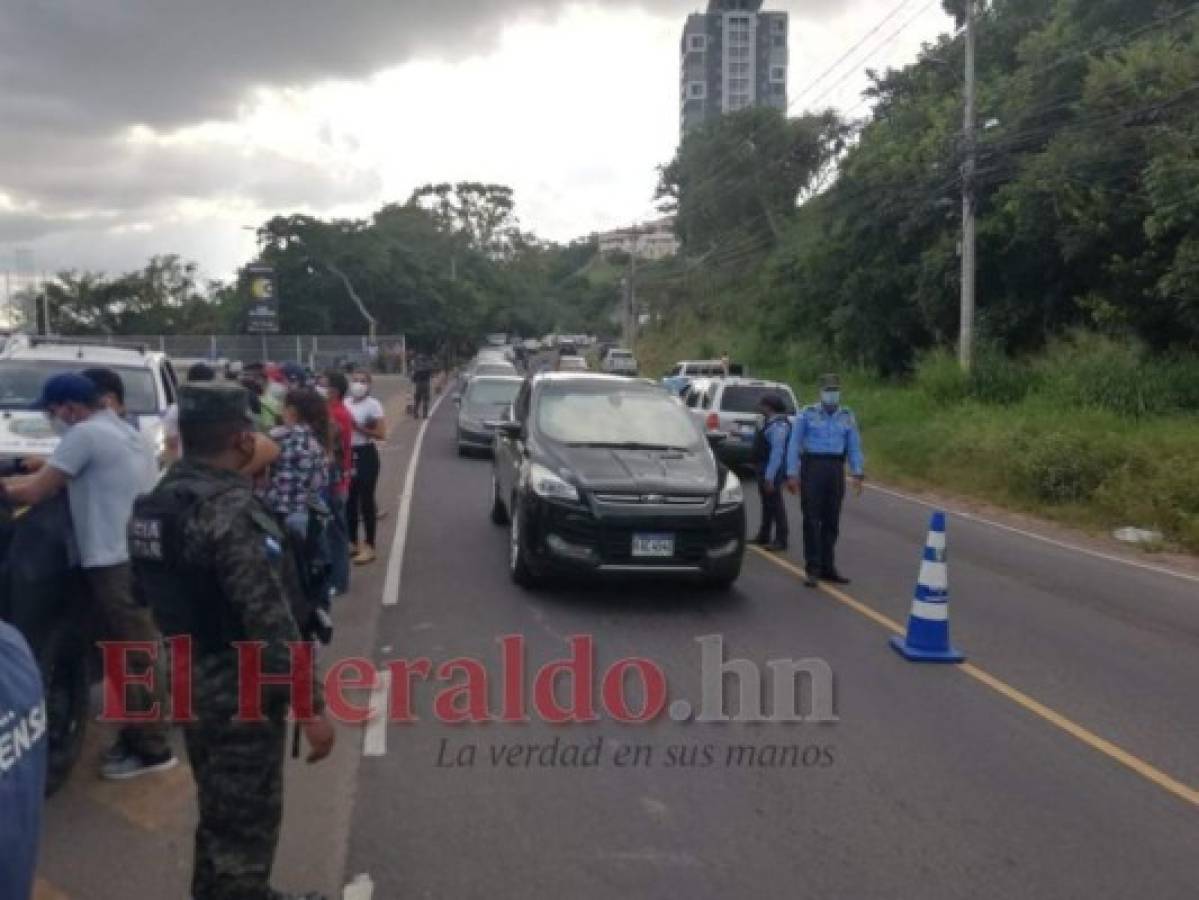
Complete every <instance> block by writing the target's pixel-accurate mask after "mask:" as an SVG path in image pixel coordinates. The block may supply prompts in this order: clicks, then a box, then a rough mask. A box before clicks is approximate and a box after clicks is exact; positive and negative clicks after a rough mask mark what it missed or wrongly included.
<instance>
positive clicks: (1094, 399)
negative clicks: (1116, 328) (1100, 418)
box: [1037, 332, 1199, 417]
mask: <svg viewBox="0 0 1199 900" xmlns="http://www.w3.org/2000/svg"><path fill="white" fill-rule="evenodd" d="M1037 369H1038V371H1039V373H1040V376H1041V380H1042V381H1043V384H1044V388H1043V393H1044V395H1045V396H1046V397H1047V398H1049V399H1052V400H1053V401H1055V402H1057V403H1060V404H1061V405H1062V406H1064V407H1067V408H1072V409H1079V408H1081V409H1102V410H1107V411H1109V412H1114V413H1118V414H1119V415H1125V416H1133V417H1141V416H1148V415H1161V414H1168V413H1177V412H1199V359H1196V358H1195V357H1193V356H1192V357H1169V356H1156V357H1155V356H1153V355H1151V354H1150V353H1149V352H1148V350H1146V349H1145V348H1144V347H1143V346H1141V345H1139V344H1135V343H1130V342H1123V343H1122V342H1116V341H1113V340H1111V339H1110V338H1105V337H1101V336H1099V335H1094V334H1087V333H1085V332H1079V333H1077V334H1075V335H1073V336H1071V337H1070V338H1069V339H1067V340H1063V341H1059V342H1057V343H1056V344H1054V345H1053V346H1052V347H1051V348H1050V349H1049V352H1048V353H1047V354H1046V355H1045V356H1044V357H1042V358H1041V360H1039V362H1038V363H1037Z"/></svg>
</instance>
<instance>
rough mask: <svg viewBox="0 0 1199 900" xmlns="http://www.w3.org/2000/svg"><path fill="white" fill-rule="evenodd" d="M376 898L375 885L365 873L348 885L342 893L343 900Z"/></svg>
mask: <svg viewBox="0 0 1199 900" xmlns="http://www.w3.org/2000/svg"><path fill="white" fill-rule="evenodd" d="M374 896H375V883H374V882H373V881H371V877H370V875H368V874H366V873H365V872H363V873H362V874H361V875H359V876H358V877H357V878H355V879H354V880H353V881H351V882H350V883H349V884H347V885H346V886H345V889H344V890H343V891H342V892H341V900H371V898H372V897H374Z"/></svg>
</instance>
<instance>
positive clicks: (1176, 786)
mask: <svg viewBox="0 0 1199 900" xmlns="http://www.w3.org/2000/svg"><path fill="white" fill-rule="evenodd" d="M753 549H754V550H755V552H757V554H758V555H759V556H761V557H762V558H763V559H766V560H769V561H770V562H772V563H774V564H775V565H776V566H778V567H779V568H781V569H786V570H787V571H788V572H790V573H791V574H793V575H795V576H796V577H798V578H804V577H806V573H805V572H804V570H803V569H801V568H800V567H799V566H797V565H795V564H794V563H792V562H790V561H789V560H786V559H783V558H781V557H779V556H777V555H775V554H773V553H770V552H768V551H766V550H762V549H760V548H758V547H754V548H753ZM820 590H821V591H822V592H824V593H825V594H827V595H828V596H830V597H832V598H833V599H834V600H836V601H837V602H838V603H841V604H843V605H844V606H848V607H849V608H850V609H852V610H853V611H854V612H856V613H858V614H859V615H862V616H865V617H866V618H867V619H870V620H871V621H872V622H874V623H876V624H878V625H881V626H882V627H883V628H886V629H887V630H888V631H891V632H894V633H896V634H903V633H904V630H905V629H904V627H903V626H902V625H900V624H899V623H898V622H896V621H895V620H894V619H892V618H890V617H889V616H885V615H883V614H882V613H880V612H879V611H878V610H876V609H874V608H873V607H870V606H867V605H866V604H865V603H862V602H861V601H860V600H855V599H854V598H853V597H851V596H849V595H848V594H846V593H845V592H844V591H839V590H837V589H836V588H834V587H830V586H829V585H827V584H824V583H823V582H821V584H820ZM953 668H955V669H957V670H958V671H959V672H962V673H963V674H965V675H968V676H970V677H971V678H973V679H974V680H975V681H977V682H979V683H980V684H984V685H986V686H987V687H989V688H990V689H991V690H993V691H995V692H996V693H997V694H1000V695H1001V696H1003V697H1006V698H1007V699H1008V700H1011V701H1012V702H1013V703H1015V704H1017V705H1018V706H1021V707H1023V708H1024V709H1026V710H1028V711H1029V712H1031V713H1032V714H1033V715H1035V716H1038V717H1040V718H1041V719H1044V720H1045V721H1046V722H1048V723H1049V724H1051V725H1053V726H1055V727H1057V728H1060V729H1061V730H1062V731H1064V732H1066V734H1068V735H1070V736H1071V737H1073V738H1075V739H1076V740H1078V741H1081V742H1082V743H1084V744H1086V745H1087V746H1088V747H1090V748H1091V749H1092V750H1096V751H1098V752H1099V753H1102V754H1103V755H1104V756H1106V757H1108V758H1109V759H1113V760H1115V761H1116V762H1118V763H1120V765H1122V766H1125V767H1126V768H1128V769H1131V770H1132V771H1133V772H1135V773H1136V774H1138V775H1140V776H1141V777H1142V778H1144V779H1146V780H1148V781H1150V782H1152V783H1153V784H1155V785H1157V786H1158V787H1159V788H1161V789H1162V790H1164V791H1167V792H1169V793H1171V794H1173V795H1174V796H1175V797H1178V798H1179V799H1180V800H1184V801H1186V802H1187V803H1190V804H1191V805H1192V806H1199V790H1195V789H1194V788H1192V787H1190V786H1188V785H1186V784H1183V783H1182V782H1181V781H1179V780H1178V779H1176V778H1172V777H1171V776H1169V775H1167V774H1166V773H1165V772H1163V771H1161V769H1158V768H1155V767H1154V766H1152V765H1150V764H1149V763H1147V762H1145V760H1143V759H1141V758H1140V757H1138V756H1134V755H1133V754H1131V753H1129V752H1128V751H1127V750H1124V749H1123V748H1121V747H1118V746H1116V745H1115V744H1113V743H1112V742H1111V741H1109V740H1107V739H1106V738H1102V737H1100V736H1099V735H1097V734H1095V732H1093V731H1090V730H1088V729H1086V728H1084V727H1083V726H1081V725H1079V724H1078V723H1077V722H1074V721H1071V720H1070V719H1068V718H1066V717H1065V716H1063V715H1062V714H1061V713H1059V712H1056V711H1055V710H1052V709H1050V708H1049V707H1048V706H1046V705H1045V704H1043V703H1041V702H1040V701H1038V700H1034V699H1033V698H1032V697H1030V696H1028V694H1025V693H1024V692H1023V691H1019V690H1017V689H1016V688H1014V687H1012V686H1011V685H1010V684H1008V683H1007V682H1005V681H1003V680H1001V679H999V678H996V677H995V676H994V675H992V674H990V673H989V672H986V671H984V670H983V669H980V668H979V667H978V666H975V665H972V664H970V663H963V664H961V665H958V666H954V667H953Z"/></svg>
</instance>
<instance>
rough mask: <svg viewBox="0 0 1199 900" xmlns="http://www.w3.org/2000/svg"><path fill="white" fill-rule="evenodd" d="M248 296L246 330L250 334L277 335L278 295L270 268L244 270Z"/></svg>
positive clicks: (260, 267)
mask: <svg viewBox="0 0 1199 900" xmlns="http://www.w3.org/2000/svg"><path fill="white" fill-rule="evenodd" d="M245 278H246V284H247V288H248V293H249V295H250V305H249V309H248V310H247V316H248V318H247V322H246V330H247V331H249V332H250V334H278V333H279V294H278V291H277V289H276V283H275V270H274V268H273V267H272V266H260V265H253V266H247V267H246V270H245Z"/></svg>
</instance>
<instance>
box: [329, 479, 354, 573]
mask: <svg viewBox="0 0 1199 900" xmlns="http://www.w3.org/2000/svg"><path fill="white" fill-rule="evenodd" d="M329 508H330V509H331V510H332V511H333V521H332V522H330V523H329V564H330V566H331V567H332V570H333V571H332V573H331V576H330V579H329V580H330V582H331V583H332V585H333V589H334V590H335V591H337V592H338V593H339V594H344V593H345V592H346V591H348V590H349V589H350V529H349V528H348V526H347V525H346V501H345V498H344V497H337V496H334V497H332V498H331V499H330V501H329Z"/></svg>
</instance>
